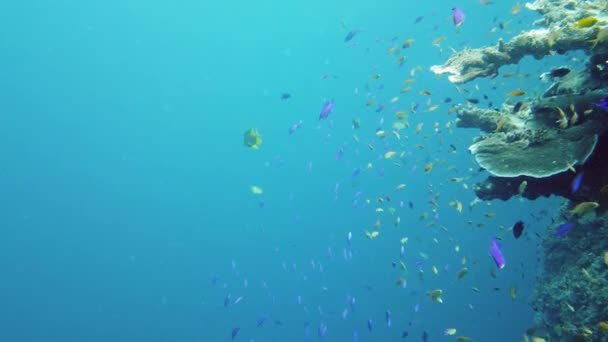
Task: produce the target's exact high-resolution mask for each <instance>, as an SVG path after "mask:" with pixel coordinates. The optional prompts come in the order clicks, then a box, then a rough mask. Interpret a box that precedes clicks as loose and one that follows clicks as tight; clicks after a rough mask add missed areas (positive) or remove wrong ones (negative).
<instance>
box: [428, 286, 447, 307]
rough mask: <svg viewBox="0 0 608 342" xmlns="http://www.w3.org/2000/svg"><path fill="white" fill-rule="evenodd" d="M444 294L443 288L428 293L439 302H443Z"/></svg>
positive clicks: (433, 299)
mask: <svg viewBox="0 0 608 342" xmlns="http://www.w3.org/2000/svg"><path fill="white" fill-rule="evenodd" d="M442 294H443V290H441V289H437V290H432V291H429V292H428V293H427V295H428V296H429V297H430V298H431V300H432V301H434V302H437V303H439V304H441V303H443V299H441V295H442Z"/></svg>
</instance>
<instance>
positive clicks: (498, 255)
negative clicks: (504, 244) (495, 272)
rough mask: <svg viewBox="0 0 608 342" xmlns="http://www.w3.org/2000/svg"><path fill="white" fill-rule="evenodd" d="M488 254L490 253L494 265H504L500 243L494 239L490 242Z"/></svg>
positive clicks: (502, 266)
mask: <svg viewBox="0 0 608 342" xmlns="http://www.w3.org/2000/svg"><path fill="white" fill-rule="evenodd" d="M490 254H492V258H493V259H494V262H495V263H496V266H497V267H498V268H500V269H503V268H504V267H505V257H504V256H503V255H502V252H501V251H500V245H499V244H498V242H496V239H492V243H490Z"/></svg>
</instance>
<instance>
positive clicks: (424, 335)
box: [422, 331, 429, 342]
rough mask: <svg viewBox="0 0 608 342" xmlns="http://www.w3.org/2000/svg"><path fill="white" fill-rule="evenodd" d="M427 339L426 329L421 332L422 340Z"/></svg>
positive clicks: (424, 341)
mask: <svg viewBox="0 0 608 342" xmlns="http://www.w3.org/2000/svg"><path fill="white" fill-rule="evenodd" d="M428 340H429V333H427V332H426V331H423V332H422V341H423V342H426V341H428Z"/></svg>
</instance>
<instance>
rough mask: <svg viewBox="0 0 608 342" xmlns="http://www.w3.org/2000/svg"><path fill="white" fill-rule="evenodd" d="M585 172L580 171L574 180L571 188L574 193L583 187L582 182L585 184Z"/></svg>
mask: <svg viewBox="0 0 608 342" xmlns="http://www.w3.org/2000/svg"><path fill="white" fill-rule="evenodd" d="M583 174H584V173H583V172H580V173H579V174H578V175H576V177H574V179H573V180H572V187H571V188H570V190H571V191H572V194H573V195H574V194H575V193H576V192H577V191H578V189H580V188H581V184H583Z"/></svg>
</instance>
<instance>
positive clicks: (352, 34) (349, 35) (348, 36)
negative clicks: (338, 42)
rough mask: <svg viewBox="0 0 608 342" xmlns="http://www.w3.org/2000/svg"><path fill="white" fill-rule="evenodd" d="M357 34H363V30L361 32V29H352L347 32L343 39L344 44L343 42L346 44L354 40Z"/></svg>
mask: <svg viewBox="0 0 608 342" xmlns="http://www.w3.org/2000/svg"><path fill="white" fill-rule="evenodd" d="M359 32H363V30H361V29H354V30H351V31H349V32H348V33H347V34H346V37H344V42H345V43H348V42H349V41H350V40H351V39H353V38H355V36H356V35H357V34H358V33H359Z"/></svg>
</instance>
